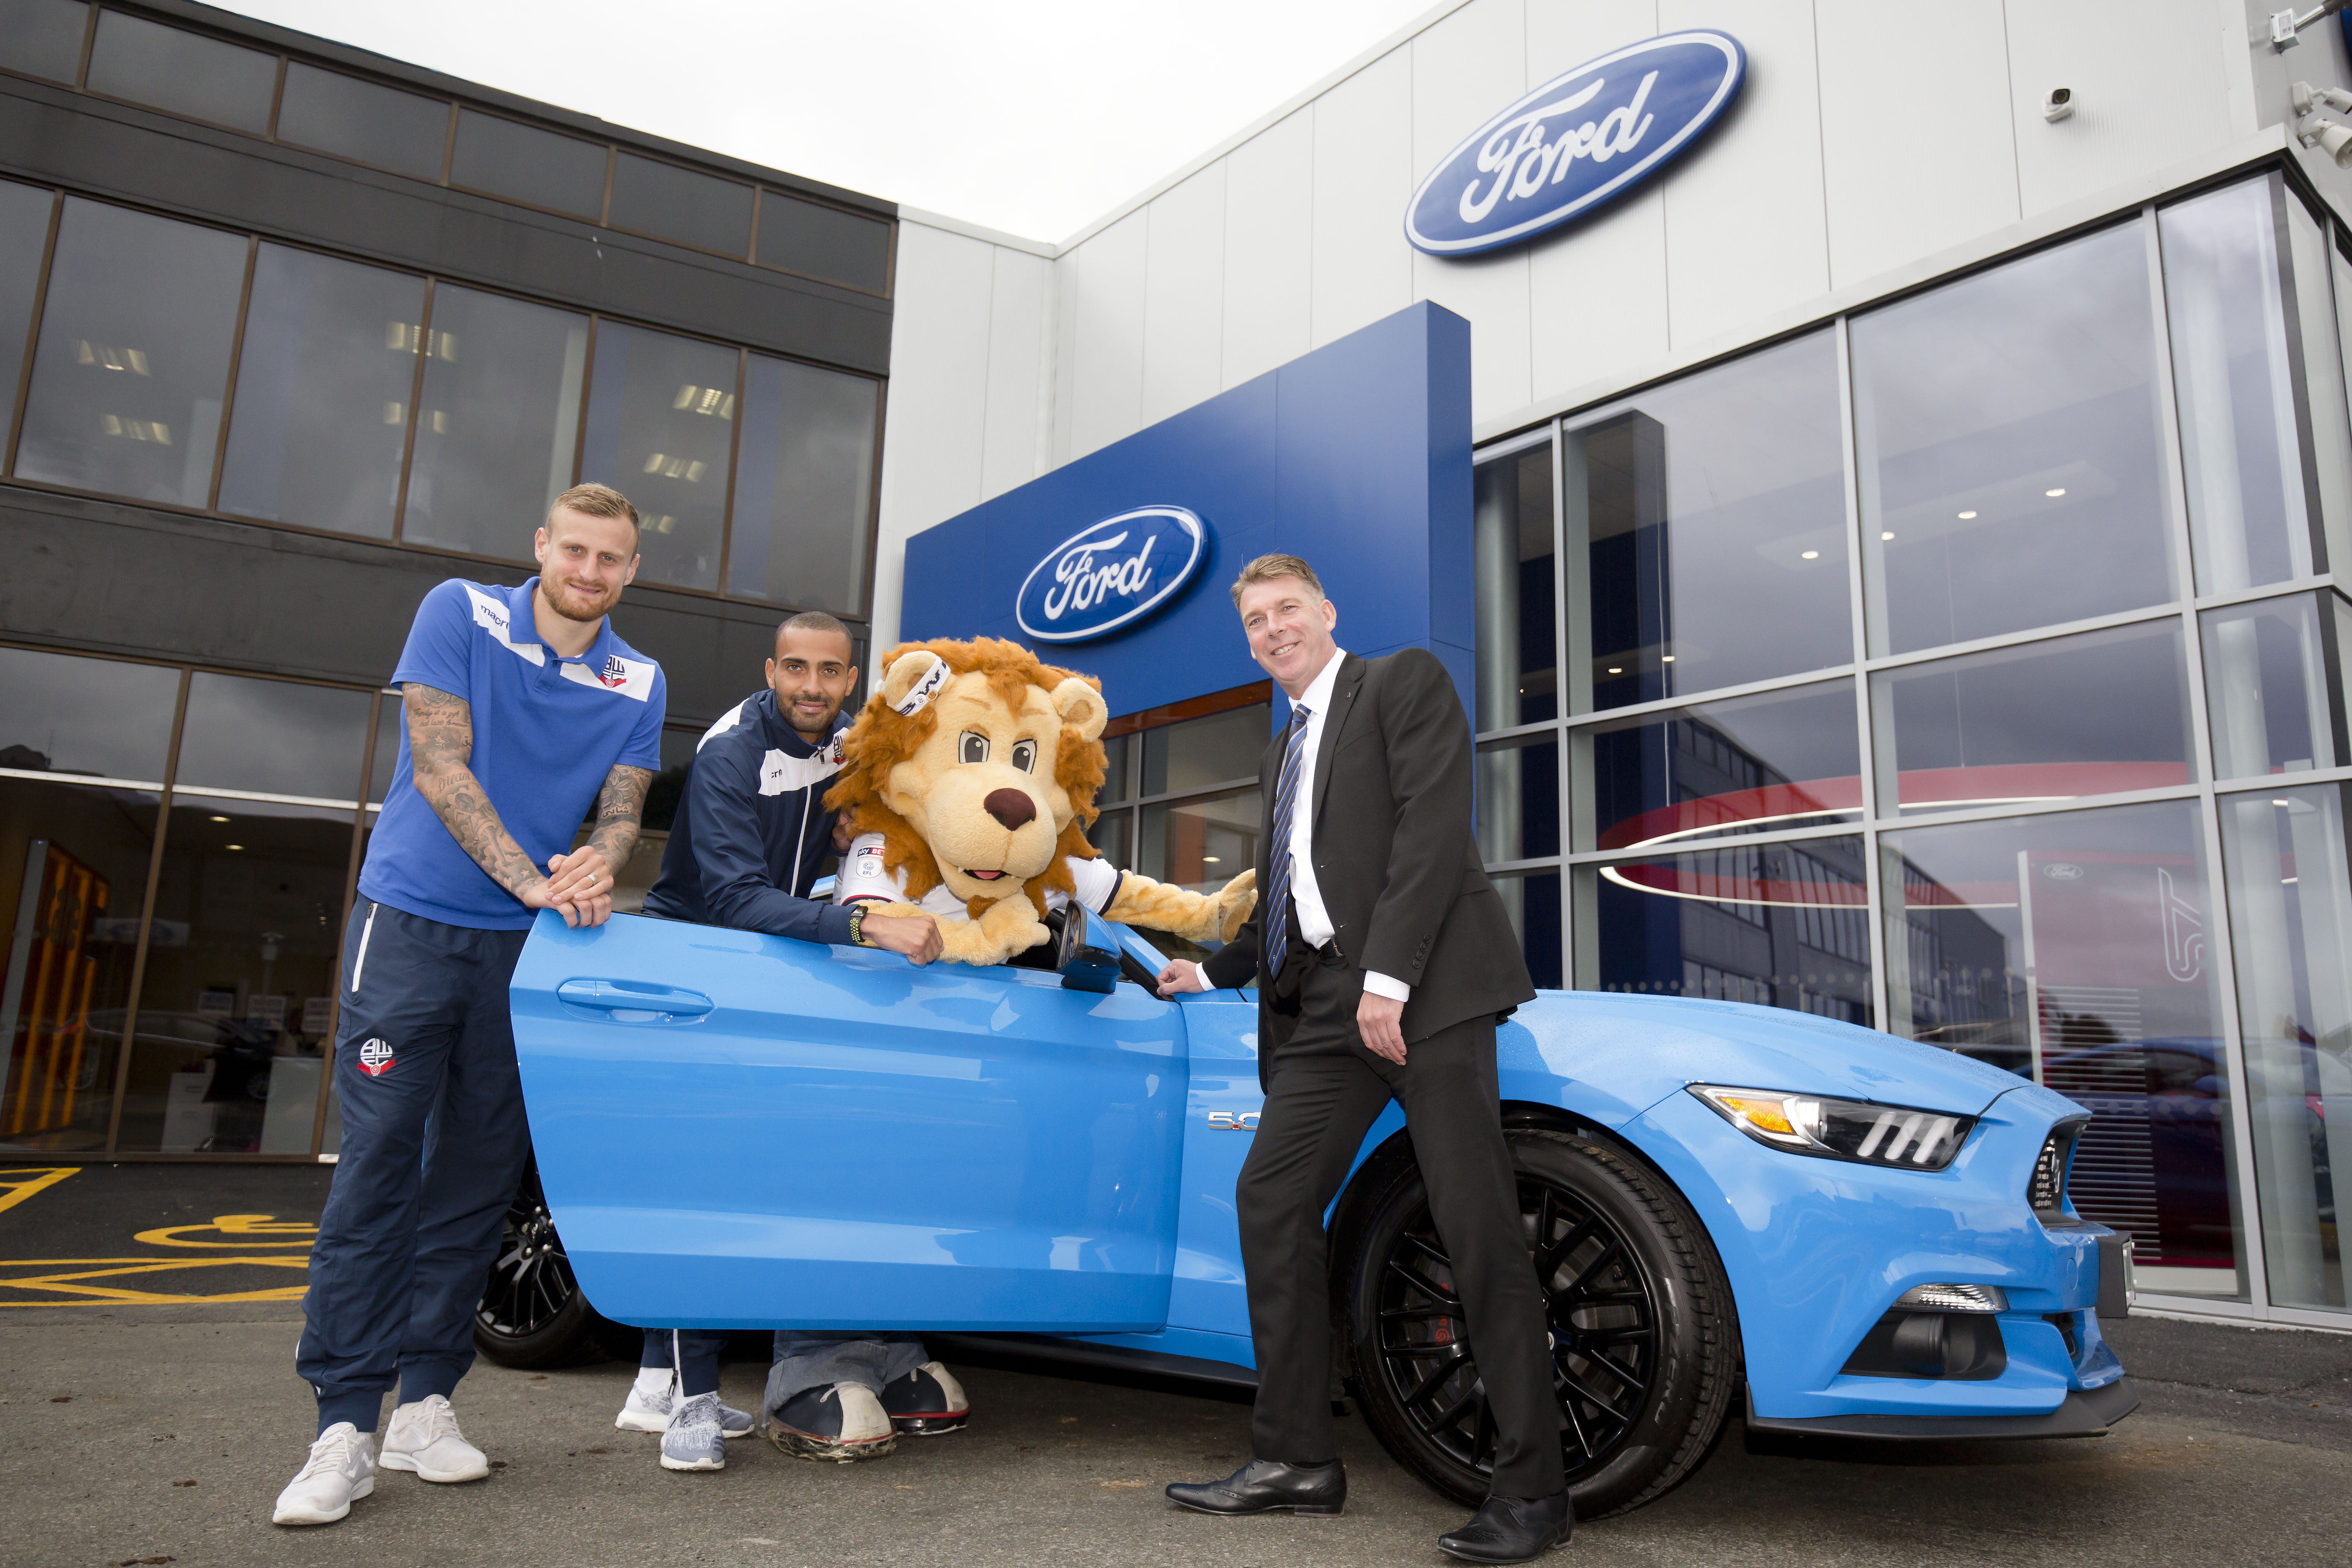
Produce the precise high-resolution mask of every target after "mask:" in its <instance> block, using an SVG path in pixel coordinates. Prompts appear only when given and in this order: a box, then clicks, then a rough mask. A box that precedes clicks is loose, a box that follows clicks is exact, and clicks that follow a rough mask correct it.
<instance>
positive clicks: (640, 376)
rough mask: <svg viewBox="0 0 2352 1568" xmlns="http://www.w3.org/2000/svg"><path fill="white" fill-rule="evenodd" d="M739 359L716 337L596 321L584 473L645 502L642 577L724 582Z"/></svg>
mask: <svg viewBox="0 0 2352 1568" xmlns="http://www.w3.org/2000/svg"><path fill="white" fill-rule="evenodd" d="M736 359H737V354H736V352H735V351H734V350H733V349H722V348H720V347H719V346H718V345H717V344H715V343H706V342H696V341H695V340H694V339H692V338H677V337H672V336H670V334H668V333H667V332H649V331H645V330H644V329H642V328H638V327H624V326H619V325H616V324H615V323H614V322H611V321H600V322H598V323H597V325H596V355H595V367H596V368H595V376H594V379H593V385H592V386H591V387H590V389H589V393H588V427H587V432H586V435H587V439H586V443H585V444H584V445H583V447H581V449H580V477H581V479H583V480H589V479H593V480H595V481H596V482H598V483H600V484H607V485H611V486H612V487H613V488H614V489H617V490H619V491H621V492H622V493H623V494H624V495H626V496H627V497H628V498H629V500H632V501H634V502H635V504H636V508H637V511H638V513H639V514H640V515H641V517H642V518H643V520H644V528H643V530H642V531H641V533H640V536H639V539H638V543H637V549H638V552H639V553H640V554H641V555H642V556H643V558H644V559H643V562H642V563H641V564H640V566H639V567H638V575H639V578H640V579H641V580H642V581H645V582H648V583H675V584H677V585H678V586H680V587H682V588H716V587H717V586H719V542H720V535H721V533H722V532H723V531H724V526H723V525H724V522H725V519H726V513H727V462H728V458H729V455H730V452H731V451H732V449H733V446H734V437H735V362H736Z"/></svg>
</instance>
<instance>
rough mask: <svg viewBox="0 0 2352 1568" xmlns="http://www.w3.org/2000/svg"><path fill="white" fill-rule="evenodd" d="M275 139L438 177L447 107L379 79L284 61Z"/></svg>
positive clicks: (397, 170)
mask: <svg viewBox="0 0 2352 1568" xmlns="http://www.w3.org/2000/svg"><path fill="white" fill-rule="evenodd" d="M278 140H279V141H280V142H292V143H293V144H294V145H295V146H297V147H315V148H317V149H318V150H319V151H320V152H321V153H334V154H335V155H336V156H338V157H341V158H350V159H352V160H353V161H354V162H357V163H373V164H374V165H375V166H376V167H378V168H380V169H390V170H392V171H393V172H394V173H395V174H409V175H413V176H415V178H417V179H420V180H438V179H439V178H440V177H441V153H442V150H443V147H444V146H445V144H446V142H448V140H449V106H448V104H447V103H446V102H444V101H443V100H440V99H437V98H425V97H423V96H421V95H419V94H417V93H414V92H403V91H401V90H400V89H398V88H394V87H385V86H384V85H383V83H381V82H373V81H362V80H361V79H359V78H357V77H350V76H343V75H341V73H339V72H336V71H323V70H320V69H319V68H318V67H316V66H306V65H304V64H303V63H302V62H301V61H299V60H289V61H287V62H286V91H285V96H284V98H283V99H282V100H280V102H279V103H278Z"/></svg>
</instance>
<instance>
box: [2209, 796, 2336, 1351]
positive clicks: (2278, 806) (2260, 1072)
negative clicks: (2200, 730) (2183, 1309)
mask: <svg viewBox="0 0 2352 1568" xmlns="http://www.w3.org/2000/svg"><path fill="white" fill-rule="evenodd" d="M2347 806H2352V785H2347V784H2320V785H2306V786H2305V787H2304V788H2301V789H2290V790H2284V791H2280V792H2278V793H2276V794H2275V795H2273V792H2272V791H2269V790H2263V791H2262V792H2261V793H2260V794H2257V795H2223V796H2222V797H2221V861H2222V865H2223V867H2224V868H2226V870H2227V873H2228V881H2229V893H2230V931H2231V947H2232V948H2233V949H2234V950H2235V952H2236V954H2237V967H2238V1026H2239V1028H2240V1029H2242V1031H2243V1032H2244V1039H2245V1052H2246V1097H2247V1107H2246V1110H2247V1116H2248V1119H2249V1121H2251V1123H2252V1131H2253V1146H2254V1184H2255V1194H2256V1198H2257V1201H2258V1203H2259V1205H2260V1206H2261V1211H2262V1224H2263V1261H2264V1264H2265V1266H2266V1268H2267V1270H2268V1273H2269V1277H2270V1292H2271V1300H2273V1301H2275V1302H2277V1303H2278V1304H2279V1305H2281V1306H2284V1307H2333V1308H2337V1309H2341V1308H2343V1307H2345V1306H2346V1305H2347V1303H2352V1293H2347V1287H2352V1276H2347V1270H2346V1261H2347V1260H2346V1252H2345V1247H2344V1245H2343V1234H2342V1225H2341V1221H2340V1220H2339V1218H2338V1215H2339V1214H2340V1212H2341V1211H2340V1210H2339V1209H2338V1208H2337V1206H2336V1205H2337V1203H2338V1191H2337V1186H2336V1182H2337V1178H2336V1174H2335V1173H2336V1172H2338V1171H2342V1172H2345V1173H2347V1175H2346V1178H2345V1179H2346V1180H2347V1181H2352V867H2347V862H2346V857H2345V837H2344V823H2345V816H2346V811H2347ZM2344 1195H2346V1196H2352V1193H2347V1194H2344Z"/></svg>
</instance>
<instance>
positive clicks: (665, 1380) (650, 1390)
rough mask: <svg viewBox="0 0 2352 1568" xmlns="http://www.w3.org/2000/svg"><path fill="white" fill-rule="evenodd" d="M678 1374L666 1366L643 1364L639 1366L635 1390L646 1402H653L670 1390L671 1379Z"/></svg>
mask: <svg viewBox="0 0 2352 1568" xmlns="http://www.w3.org/2000/svg"><path fill="white" fill-rule="evenodd" d="M676 1376H677V1373H674V1372H672V1371H671V1370H670V1369H669V1368H667V1367H666V1366H641V1367H639V1368H637V1386H636V1388H635V1391H634V1392H635V1394H636V1396H637V1397H638V1398H639V1399H642V1400H644V1401H645V1402H646V1404H648V1405H650V1404H653V1403H654V1402H656V1400H658V1399H660V1398H661V1396H662V1395H663V1394H667V1393H668V1392H669V1385H670V1380H671V1379H672V1378H674V1377H676Z"/></svg>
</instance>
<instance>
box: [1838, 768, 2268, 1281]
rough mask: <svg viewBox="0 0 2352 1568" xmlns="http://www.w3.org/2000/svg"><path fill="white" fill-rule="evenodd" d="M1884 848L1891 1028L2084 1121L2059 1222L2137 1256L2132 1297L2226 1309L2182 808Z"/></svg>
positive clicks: (2208, 1010)
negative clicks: (2100, 1232) (2011, 1080)
mask: <svg viewBox="0 0 2352 1568" xmlns="http://www.w3.org/2000/svg"><path fill="white" fill-rule="evenodd" d="M1880 845H1881V852H1882V853H1883V855H1884V856H1885V860H1884V863H1883V865H1882V867H1881V869H1880V873H1879V885H1880V887H1881V889H1883V890H1884V895H1883V896H1884V898H1885V907H1886V963H1887V997H1888V1006H1889V1010H1890V1011H1891V1012H1892V1013H1893V1015H1894V1017H1893V1020H1892V1022H1891V1024H1890V1025H1889V1026H1890V1027H1891V1028H1892V1029H1893V1030H1894V1031H1895V1033H1897V1034H1900V1035H1907V1036H1908V1037H1911V1038H1913V1039H1915V1040H1922V1041H1926V1042H1927V1043H1928V1044H1930V1045H1937V1046H1943V1047H1947V1048H1948V1049H1952V1050H1957V1051H1958V1052H1960V1053H1961V1054H1963V1055H1965V1056H1970V1057H1975V1058H1978V1059H1979V1060H1981V1061H1989V1062H1990V1063H1992V1064H1993V1065H1994V1066H1996V1067H2000V1068H2007V1069H2008V1070H2010V1071H2011V1072H2014V1073H2017V1074H2018V1075H2020V1076H2021V1077H2028V1078H2032V1079H2033V1080H2034V1081H2035V1082H2037V1083H2042V1084H2044V1085H2047V1086H2048V1087H2049V1088H2051V1089H2056V1090H2057V1091H2058V1092H2059V1093H2061V1094H2063V1095H2066V1096H2067V1097H2069V1098H2070V1099H2073V1100H2076V1101H2077V1102H2079V1103H2081V1104H2082V1105H2083V1106H2084V1108H2085V1109H2087V1110H2090V1111H2091V1112H2092V1113H2093V1114H2092V1119H2091V1124H2090V1126H2089V1128H2088V1129H2087V1130H2086V1131H2084V1134H2083V1141H2082V1143H2081V1145H2080V1146H2079V1147H2078V1149H2077V1150H2076V1152H2075V1155H2074V1177H2073V1182H2072V1185H2071V1191H2072V1194H2073V1195H2074V1205H2075V1207H2076V1208H2078V1209H2079V1210H2081V1211H2082V1213H2083V1215H2084V1217H2085V1218H2087V1219H2090V1220H2093V1221H2095V1222H2096V1223H2098V1224H2101V1225H2107V1226H2114V1227H2115V1228H2116V1229H2117V1230H2120V1231H2124V1232H2126V1233H2127V1234H2128V1235H2130V1236H2131V1237H2134V1239H2135V1240H2136V1241H2137V1244H2138V1250H2139V1258H2140V1260H2141V1261H2140V1264H2139V1268H2140V1270H2141V1273H2140V1279H2139V1288H2140V1289H2143V1290H2150V1289H2154V1290H2162V1291H2166V1292H2168V1293H2174V1294H2192V1295H2220V1296H2229V1295H2234V1294H2237V1293H2238V1292H2239V1290H2240V1289H2241V1286H2240V1284H2239V1280H2238V1273H2237V1263H2238V1247H2237V1228H2236V1222H2235V1219H2234V1217H2233V1211H2232V1209H2231V1198H2230V1194H2231V1174H2230V1139H2229V1126H2230V1117H2229V1095H2230V1090H2229V1074H2228V1068H2227V1066H2226V1064H2225V1063H2224V1061H2223V1059H2222V1051H2221V996H2220V994H2219V991H2220V987H2219V985H2218V984H2216V980H2215V977H2214V974H2213V972H2212V957H2211V953H2212V950H2211V947H2210V942H2209V939H2208V936H2207V929H2208V928H2207V921H2210V919H2212V906H2211V902H2210V896H2209V894H2208V891H2207V888H2206V874H2205V863H2204V856H2203V853H2202V850H2201V848H2200V835H2199V831H2198V826H2197V806H2196V803H2195V802H2193V801H2159V802H2157V803H2155V804H2153V805H2129V806H2113V807H2109V808H2107V809H2105V810H2102V811H2069V812H2061V813H2058V814H2055V815H2053V816H2029V817H2021V818H2015V819H2012V820H2009V821H2001V822H1969V823H1955V824H1952V825H1950V826H1941V827H1907V828H1905V829H1903V830H1902V831H1901V832H1899V833H1891V834H1888V835H1886V836H1885V837H1884V838H1882V839H1881V840H1880Z"/></svg>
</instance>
